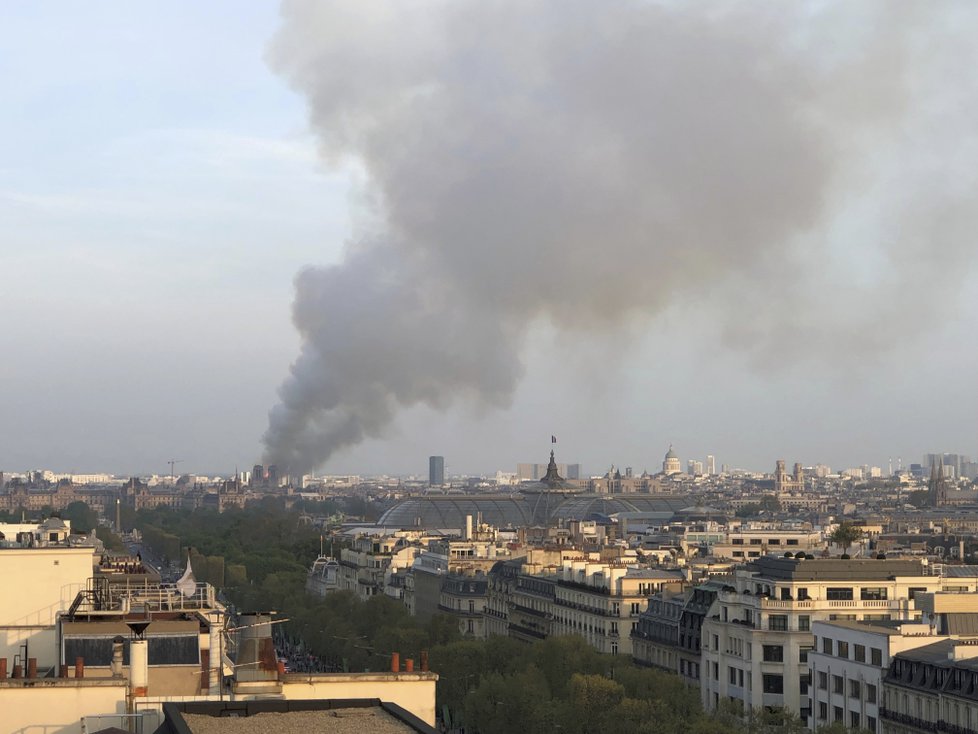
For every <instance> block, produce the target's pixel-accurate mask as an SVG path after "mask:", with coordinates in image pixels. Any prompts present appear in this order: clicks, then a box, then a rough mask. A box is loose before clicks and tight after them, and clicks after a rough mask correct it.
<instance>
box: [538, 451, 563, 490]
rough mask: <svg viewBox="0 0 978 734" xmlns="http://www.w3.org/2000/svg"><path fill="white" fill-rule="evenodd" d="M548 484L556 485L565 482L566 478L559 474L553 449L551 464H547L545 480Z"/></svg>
mask: <svg viewBox="0 0 978 734" xmlns="http://www.w3.org/2000/svg"><path fill="white" fill-rule="evenodd" d="M543 481H544V482H546V483H547V484H555V483H556V482H562V481H564V478H563V477H561V476H560V474H559V473H558V472H557V460H556V459H555V458H554V452H553V449H550V463H549V464H547V474H546V476H545V477H544V478H543Z"/></svg>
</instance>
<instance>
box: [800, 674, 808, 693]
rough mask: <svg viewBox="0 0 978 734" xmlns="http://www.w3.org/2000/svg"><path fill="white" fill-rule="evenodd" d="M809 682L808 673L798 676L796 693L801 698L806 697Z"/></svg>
mask: <svg viewBox="0 0 978 734" xmlns="http://www.w3.org/2000/svg"><path fill="white" fill-rule="evenodd" d="M810 682H811V678H809V677H808V673H804V674H802V675H800V676H798V692H799V693H800V694H801V695H802V696H806V695H808V684H809V683H810Z"/></svg>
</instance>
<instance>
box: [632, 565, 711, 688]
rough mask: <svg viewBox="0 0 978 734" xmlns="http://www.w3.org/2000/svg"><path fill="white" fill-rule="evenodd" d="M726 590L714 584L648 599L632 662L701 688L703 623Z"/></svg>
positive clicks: (634, 635) (637, 629)
mask: <svg viewBox="0 0 978 734" xmlns="http://www.w3.org/2000/svg"><path fill="white" fill-rule="evenodd" d="M723 586H724V583H723V582H722V581H718V580H711V581H707V582H706V583H702V584H699V585H697V586H695V587H693V588H691V589H686V590H684V591H682V592H678V593H676V592H670V591H663V592H661V593H659V594H656V595H655V596H653V597H652V598H651V599H649V606H648V608H647V609H646V610H645V611H644V612H642V614H641V615H640V616H639V619H638V623H637V624H636V625H635V627H634V629H633V630H632V659H634V660H635V662H636V663H638V664H639V665H649V666H652V667H656V668H661V669H663V670H667V671H669V672H670V673H677V674H678V675H680V676H681V677H682V678H683V680H685V681H686V682H687V683H690V684H693V685H697V686H698V685H699V683H700V672H701V671H700V662H701V657H702V652H701V647H702V628H703V622H704V621H705V619H706V615H707V612H709V610H710V607H711V606H712V605H713V602H714V601H715V600H716V597H717V594H718V593H719V592H720V590H721V589H722V588H723Z"/></svg>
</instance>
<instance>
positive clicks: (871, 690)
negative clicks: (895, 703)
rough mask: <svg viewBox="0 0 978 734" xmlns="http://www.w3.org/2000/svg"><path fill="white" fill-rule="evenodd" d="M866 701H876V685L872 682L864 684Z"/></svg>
mask: <svg viewBox="0 0 978 734" xmlns="http://www.w3.org/2000/svg"><path fill="white" fill-rule="evenodd" d="M866 703H876V686H874V685H873V684H872V683H867V684H866Z"/></svg>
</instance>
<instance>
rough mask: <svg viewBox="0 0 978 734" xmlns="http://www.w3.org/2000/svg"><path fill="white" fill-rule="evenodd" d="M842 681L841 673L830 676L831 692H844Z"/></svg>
mask: <svg viewBox="0 0 978 734" xmlns="http://www.w3.org/2000/svg"><path fill="white" fill-rule="evenodd" d="M844 683H845V681H844V680H842V676H841V675H833V676H832V693H845V688H844V686H843V684H844Z"/></svg>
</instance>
